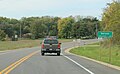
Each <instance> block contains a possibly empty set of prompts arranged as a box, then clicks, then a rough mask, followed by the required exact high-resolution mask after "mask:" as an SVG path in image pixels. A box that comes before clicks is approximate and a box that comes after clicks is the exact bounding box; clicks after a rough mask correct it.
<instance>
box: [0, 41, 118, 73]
mask: <svg viewBox="0 0 120 74" xmlns="http://www.w3.org/2000/svg"><path fill="white" fill-rule="evenodd" d="M91 41H92V42H95V41H96V40H90V42H91ZM74 43H75V42H68V43H63V44H62V54H61V56H56V54H46V55H45V56H41V53H40V47H34V48H24V49H19V50H13V51H7V52H0V73H1V74H120V71H119V70H116V69H113V68H110V67H107V66H104V65H102V64H99V63H96V62H93V61H90V60H87V59H84V58H80V57H78V56H75V55H72V54H68V53H65V52H64V51H65V50H66V49H68V48H71V47H74V46H75V45H77V44H74ZM86 43H89V41H87V42H86Z"/></svg>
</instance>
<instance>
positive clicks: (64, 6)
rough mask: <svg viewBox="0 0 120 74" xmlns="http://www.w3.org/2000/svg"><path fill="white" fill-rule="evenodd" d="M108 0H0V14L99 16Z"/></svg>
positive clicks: (5, 15)
mask: <svg viewBox="0 0 120 74" xmlns="http://www.w3.org/2000/svg"><path fill="white" fill-rule="evenodd" d="M110 2H112V0H0V16H4V17H9V18H17V19H20V18H21V17H30V16H46V15H49V16H59V17H67V16H70V15H73V16H75V15H81V16H94V17H98V18H100V16H101V14H102V11H103V8H105V7H106V3H110Z"/></svg>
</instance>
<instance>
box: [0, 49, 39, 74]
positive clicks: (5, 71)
mask: <svg viewBox="0 0 120 74" xmlns="http://www.w3.org/2000/svg"><path fill="white" fill-rule="evenodd" d="M38 52H39V51H35V52H33V53H31V54H29V55H27V56H25V57H23V58H21V59H20V60H18V61H16V62H14V63H13V64H11V65H10V66H8V67H7V68H5V69H4V70H2V71H1V72H0V74H9V73H10V72H11V71H12V70H13V69H15V68H16V67H17V66H18V65H20V64H21V63H23V62H24V61H26V60H27V59H29V58H30V57H32V56H33V55H35V54H37V53H38Z"/></svg>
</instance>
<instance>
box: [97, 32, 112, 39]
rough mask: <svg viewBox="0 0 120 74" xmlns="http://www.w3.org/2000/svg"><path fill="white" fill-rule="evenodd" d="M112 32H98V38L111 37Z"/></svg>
mask: <svg viewBox="0 0 120 74" xmlns="http://www.w3.org/2000/svg"><path fill="white" fill-rule="evenodd" d="M112 36H113V32H102V31H99V32H98V38H112Z"/></svg>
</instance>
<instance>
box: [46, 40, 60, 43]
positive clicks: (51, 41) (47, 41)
mask: <svg viewBox="0 0 120 74" xmlns="http://www.w3.org/2000/svg"><path fill="white" fill-rule="evenodd" d="M44 44H58V40H44Z"/></svg>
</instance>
